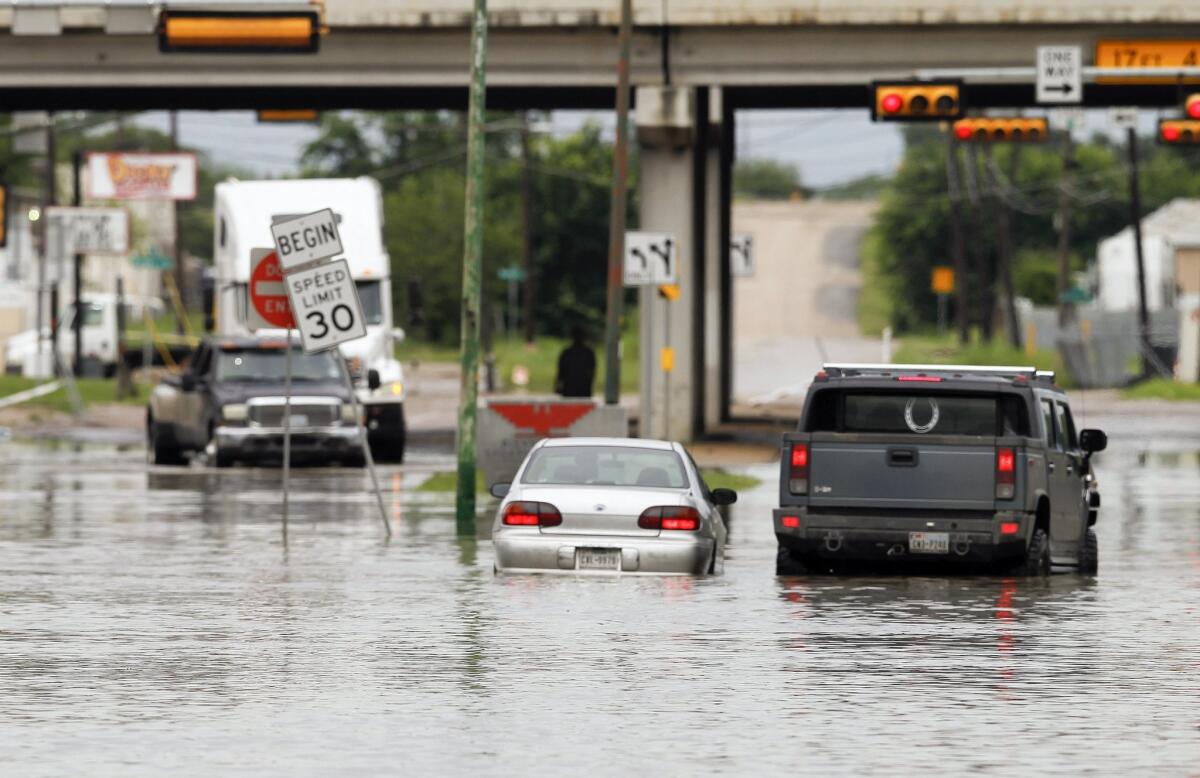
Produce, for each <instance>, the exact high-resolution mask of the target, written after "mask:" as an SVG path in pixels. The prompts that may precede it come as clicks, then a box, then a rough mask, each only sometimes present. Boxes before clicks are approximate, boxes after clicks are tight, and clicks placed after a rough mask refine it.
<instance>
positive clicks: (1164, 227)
mask: <svg viewBox="0 0 1200 778" xmlns="http://www.w3.org/2000/svg"><path fill="white" fill-rule="evenodd" d="M1197 245H1200V200H1184V199H1179V200H1172V201H1171V202H1169V203H1167V204H1166V205H1164V206H1163V207H1162V208H1159V209H1158V210H1157V211H1155V212H1154V213H1152V214H1150V215H1149V216H1146V217H1145V218H1143V219H1142V254H1143V257H1144V261H1145V265H1146V307H1147V308H1148V309H1149V310H1151V311H1157V310H1162V309H1164V308H1174V307H1175V306H1176V300H1177V298H1178V296H1179V294H1180V289H1181V285H1187V284H1186V283H1185V279H1184V278H1182V277H1180V272H1181V271H1180V269H1179V263H1180V262H1181V261H1182V260H1183V257H1182V256H1181V255H1182V254H1183V253H1184V251H1183V250H1184V249H1189V248H1190V247H1193V246H1197ZM1096 258H1097V266H1098V267H1097V271H1098V276H1099V281H1100V292H1099V295H1098V297H1097V303H1098V305H1099V307H1100V308H1102V309H1103V310H1106V311H1130V310H1137V307H1138V277H1137V256H1136V254H1135V252H1134V239H1133V228H1132V227H1126V228H1125V229H1123V230H1121V231H1120V232H1118V233H1117V234H1116V235H1113V236H1112V237H1111V238H1106V239H1104V240H1102V241H1100V245H1099V246H1098V247H1097V250H1096Z"/></svg>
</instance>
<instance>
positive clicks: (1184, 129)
mask: <svg viewBox="0 0 1200 778" xmlns="http://www.w3.org/2000/svg"><path fill="white" fill-rule="evenodd" d="M1158 140H1159V142H1160V143H1166V144H1168V145H1179V146H1188V145H1196V144H1200V121H1192V120H1190V119H1161V120H1159V122H1158Z"/></svg>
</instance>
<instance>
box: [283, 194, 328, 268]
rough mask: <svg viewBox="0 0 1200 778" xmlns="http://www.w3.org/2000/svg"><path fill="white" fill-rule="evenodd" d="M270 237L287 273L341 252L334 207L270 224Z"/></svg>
mask: <svg viewBox="0 0 1200 778" xmlns="http://www.w3.org/2000/svg"><path fill="white" fill-rule="evenodd" d="M271 237H273V238H274V239H275V251H276V252H278V254H279V263H280V264H281V265H283V269H284V271H285V272H288V271H291V270H294V269H295V268H298V267H300V266H301V265H307V264H308V263H309V262H316V261H317V260H318V259H329V258H330V257H336V256H337V255H338V254H341V253H342V237H341V235H340V234H339V233H338V227H337V216H335V215H334V213H333V209H332V208H326V209H325V210H323V211H316V212H315V213H309V214H305V215H303V216H297V217H296V218H294V219H287V220H284V221H280V222H276V223H275V224H272V225H271Z"/></svg>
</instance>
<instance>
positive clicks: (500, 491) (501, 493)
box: [488, 484, 512, 500]
mask: <svg viewBox="0 0 1200 778" xmlns="http://www.w3.org/2000/svg"><path fill="white" fill-rule="evenodd" d="M511 488H512V484H492V486H491V488H490V489H488V492H490V493H491V495H492V496H493V497H498V498H500V499H501V500H503V499H504V498H505V497H506V496H507V495H508V490H509V489H511Z"/></svg>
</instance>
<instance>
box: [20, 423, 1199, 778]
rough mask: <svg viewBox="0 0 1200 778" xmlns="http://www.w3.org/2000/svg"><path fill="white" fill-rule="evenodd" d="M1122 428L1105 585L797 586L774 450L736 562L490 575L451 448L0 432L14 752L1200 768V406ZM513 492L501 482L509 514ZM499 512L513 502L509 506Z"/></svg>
mask: <svg viewBox="0 0 1200 778" xmlns="http://www.w3.org/2000/svg"><path fill="white" fill-rule="evenodd" d="M1089 423H1091V424H1093V425H1095V426H1107V427H1108V429H1109V431H1110V434H1111V444H1110V450H1109V451H1108V452H1106V453H1105V454H1104V455H1103V458H1102V459H1098V468H1097V469H1098V473H1099V478H1100V480H1101V487H1102V490H1103V493H1104V504H1105V508H1104V510H1103V511H1102V514H1101V518H1100V523H1099V525H1098V527H1097V529H1098V531H1099V536H1100V550H1101V566H1100V575H1099V577H1098V578H1096V579H1094V580H1093V579H1088V578H1081V577H1078V576H1075V575H1071V574H1061V575H1055V576H1053V577H1052V578H1050V579H1049V580H1046V581H1036V580H1025V579H1015V578H1010V579H1003V578H954V577H941V578H939V577H899V576H897V577H881V578H835V577H815V578H805V579H790V580H785V579H778V580H777V579H776V578H775V577H774V575H773V562H774V555H775V546H774V538H773V537H772V535H771V527H770V508H771V507H772V505H773V504H774V491H775V488H776V482H775V480H774V479H775V471H774V469H773V468H761V469H757V470H753V471H752V472H753V473H754V474H756V475H759V476H760V477H762V478H763V479H764V484H763V485H762V486H761V487H759V488H757V489H755V490H753V491H751V492H748V493H744V494H743V495H742V499H741V500H740V501H739V503H738V504H737V505H735V506H733V508H732V511H731V514H732V516H731V534H730V544H729V550H728V554H727V559H726V574H725V575H724V576H723V577H720V578H714V579H708V580H695V579H691V578H627V579H612V578H575V577H512V578H496V577H494V576H493V574H492V551H491V548H490V544H489V542H488V541H487V540H486V538H480V539H479V540H477V541H476V540H462V541H459V540H456V539H455V537H454V518H453V510H452V503H451V499H452V498H451V495H449V494H437V493H424V492H418V491H414V487H415V485H416V484H419V483H420V482H421V481H422V480H423V478H424V476H425V475H426V474H428V473H429V472H431V471H432V470H434V469H447V468H448V466H449V460H447V459H445V458H442V457H440V456H438V455H434V454H427V455H424V456H421V455H417V456H414V457H413V458H412V461H411V462H410V463H409V464H407V465H405V466H404V468H402V469H400V468H398V469H388V470H385V471H384V475H383V478H382V481H383V484H384V486H385V487H386V488H387V489H388V495H387V504H388V507H389V510H390V511H391V512H392V516H391V520H392V522H393V528H394V532H395V534H394V536H393V538H392V540H391V541H390V542H385V541H384V540H383V538H382V533H381V531H380V528H379V526H378V514H377V512H376V507H375V505H374V502H373V499H372V498H371V497H370V495H369V494H367V493H366V491H365V485H366V484H367V483H368V480H367V478H366V475H365V474H364V473H361V472H356V471H342V470H322V471H302V474H300V475H298V476H297V477H296V478H294V480H293V483H294V484H295V485H296V486H297V492H296V493H295V494H294V496H293V500H292V506H291V517H292V520H291V525H290V533H289V543H288V546H287V548H286V549H285V548H284V547H283V545H282V543H281V537H280V531H279V517H280V505H279V499H278V483H279V474H278V472H277V471H253V470H232V471H221V472H217V471H213V470H204V469H201V468H198V467H197V468H190V469H170V468H147V466H146V465H144V464H143V452H142V451H141V450H140V449H138V448H128V449H119V448H115V447H113V446H106V445H89V446H83V447H81V448H79V447H74V448H73V447H68V446H64V445H61V444H59V445H54V444H45V443H41V444H33V443H28V442H20V441H9V442H6V443H0V743H3V751H2V755H0V764H2V765H3V773H4V774H6V775H13V776H40V775H46V776H51V775H53V776H61V775H70V774H87V775H102V774H120V775H125V776H151V775H153V776H160V775H164V774H171V775H176V776H188V775H212V774H218V773H219V774H221V775H256V776H257V775H288V776H307V775H313V776H317V775H330V774H358V775H376V774H429V773H435V772H436V773H453V774H463V773H467V772H470V773H471V774H474V775H511V774H522V773H529V774H548V773H555V774H565V775H571V774H576V773H580V772H584V771H586V772H588V773H591V774H616V773H627V772H631V771H633V770H639V771H650V772H653V773H656V774H691V773H700V772H703V773H725V774H749V773H752V772H753V773H763V774H784V773H807V774H822V773H841V774H846V773H854V774H864V773H874V774H916V773H925V774H962V773H965V772H974V773H979V774H984V775H1023V776H1024V775H1032V774H1038V775H1072V776H1074V775H1078V774H1081V773H1085V772H1093V773H1096V774H1106V775H1118V774H1121V775H1125V774H1134V773H1141V774H1148V773H1156V774H1166V775H1200V645H1198V644H1200V430H1196V429H1188V428H1186V427H1185V428H1184V429H1172V427H1171V425H1169V424H1164V425H1160V427H1161V428H1155V427H1154V426H1153V425H1145V424H1136V423H1133V422H1129V421H1125V422H1117V421H1106V420H1104V419H1100V418H1094V419H1089ZM483 510H484V509H481V513H482V512H483ZM486 521H487V519H486V518H485V519H484V520H483V521H482V522H481V523H486Z"/></svg>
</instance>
